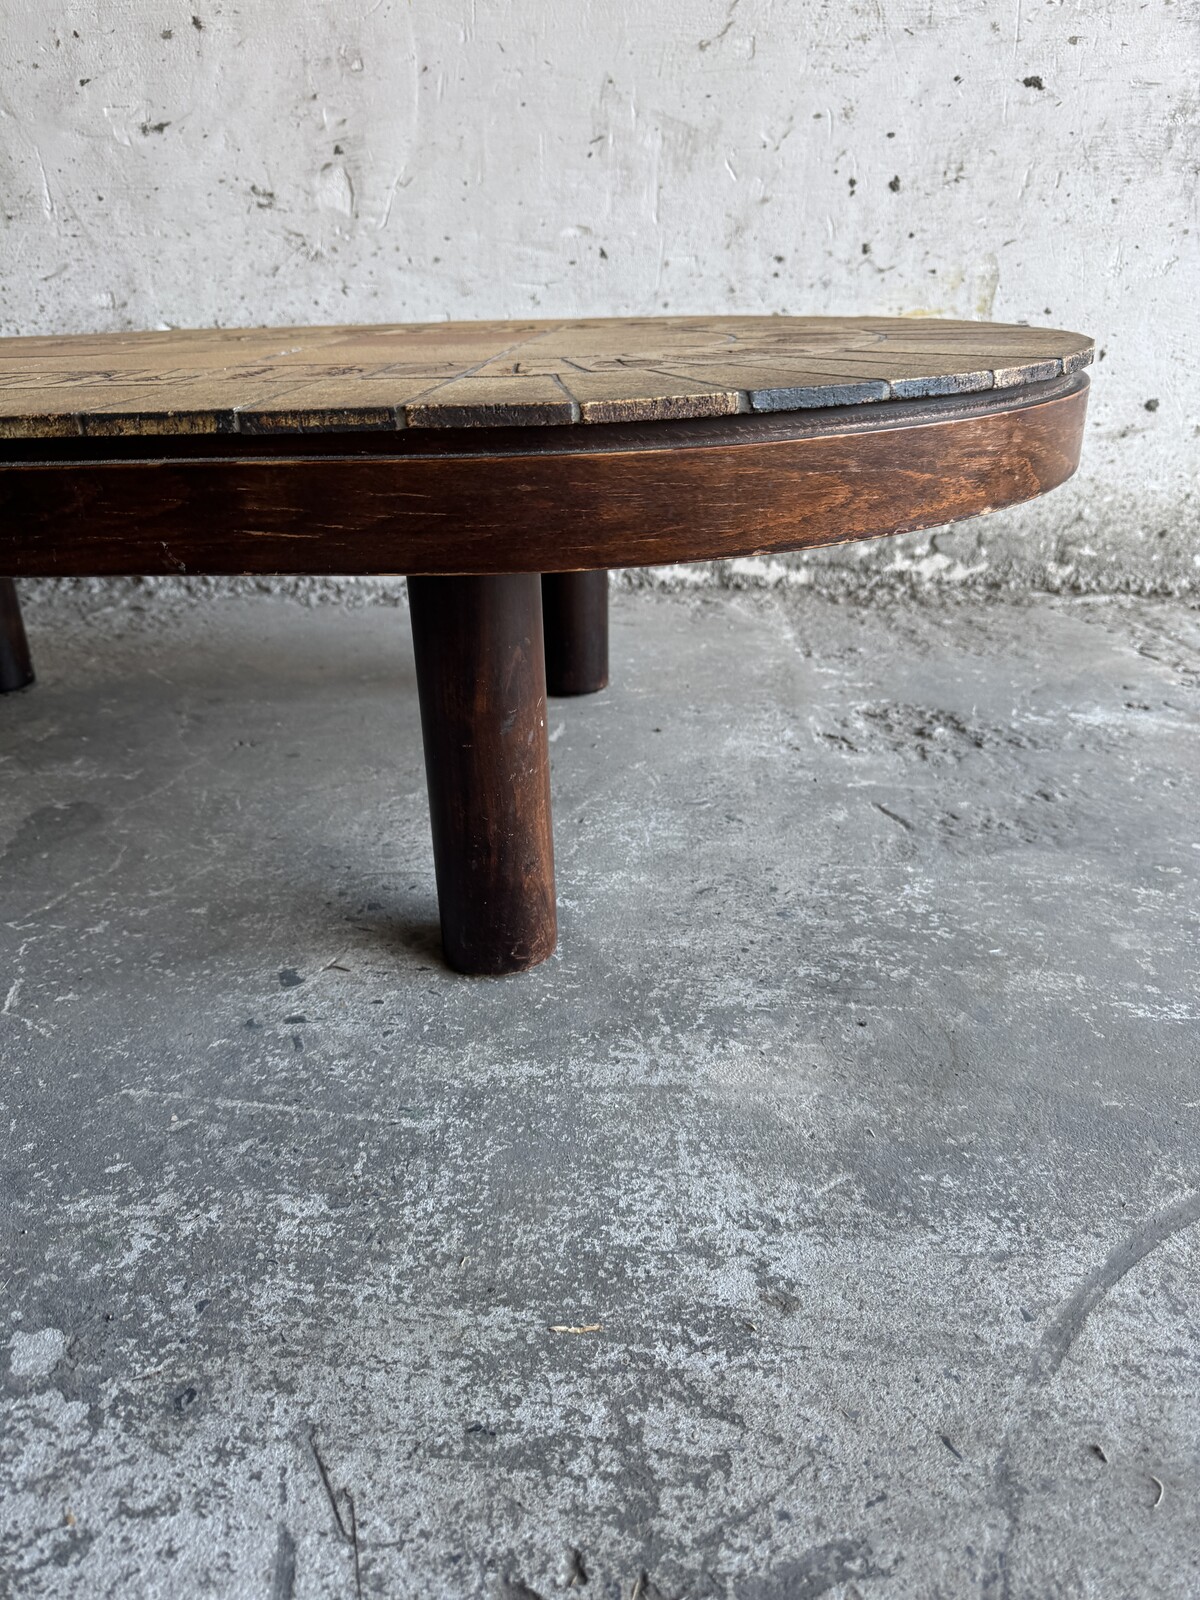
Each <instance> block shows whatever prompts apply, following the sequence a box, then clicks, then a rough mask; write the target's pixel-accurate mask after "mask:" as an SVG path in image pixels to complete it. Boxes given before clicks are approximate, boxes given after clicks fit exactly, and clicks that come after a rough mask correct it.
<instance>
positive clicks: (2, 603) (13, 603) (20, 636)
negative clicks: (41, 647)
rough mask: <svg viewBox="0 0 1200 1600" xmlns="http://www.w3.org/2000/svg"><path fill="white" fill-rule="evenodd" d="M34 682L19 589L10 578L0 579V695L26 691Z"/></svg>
mask: <svg viewBox="0 0 1200 1600" xmlns="http://www.w3.org/2000/svg"><path fill="white" fill-rule="evenodd" d="M32 682H33V659H32V657H31V656H30V654H29V640H28V639H26V637H25V624H24V623H23V622H22V621H21V605H20V602H19V601H18V599H17V586H16V584H15V583H14V582H13V581H12V579H11V578H0V694H8V693H10V692H11V691H12V690H13V689H24V688H25V686H26V685H27V684H30V683H32Z"/></svg>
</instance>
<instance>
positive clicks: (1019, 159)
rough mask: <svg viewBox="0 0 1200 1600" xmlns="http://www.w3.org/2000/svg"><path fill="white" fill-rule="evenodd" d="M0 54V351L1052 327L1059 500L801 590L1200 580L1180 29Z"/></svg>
mask: <svg viewBox="0 0 1200 1600" xmlns="http://www.w3.org/2000/svg"><path fill="white" fill-rule="evenodd" d="M0 49H2V52H3V55H2V61H0V174H2V179H0V181H2V184H3V212H4V223H3V230H2V232H0V269H2V271H0V279H2V283H0V331H2V332H4V333H33V332H39V333H40V332H50V331H76V330H88V329H102V328H130V327H156V326H162V325H165V324H172V325H190V324H211V323H221V324H235V323H242V324H245V323H287V322H295V321H354V320H394V319H405V320H410V319H427V318H441V317H470V316H484V317H496V316H502V315H527V314H529V313H531V312H539V313H543V314H545V315H570V314H599V313H621V314H635V313H648V312H658V311H671V312H681V313H682V312H705V311H723V312H738V311H741V312H771V311H779V312H791V313H798V312H806V311H815V312H848V313H849V312H884V313H908V314H916V315H922V314H924V315H949V316H955V317H961V316H977V317H995V318H998V319H1001V320H1014V321H1015V320H1022V319H1026V320H1030V321H1047V322H1051V323H1055V324H1058V325H1061V326H1067V327H1073V328H1080V329H1084V330H1086V331H1089V332H1092V333H1094V334H1095V335H1096V336H1097V339H1098V341H1099V344H1100V345H1101V347H1102V349H1103V352H1104V356H1103V359H1102V360H1101V361H1100V363H1099V364H1098V367H1097V370H1096V374H1095V394H1094V401H1093V413H1092V420H1091V424H1090V428H1089V437H1088V444H1087V452H1086V458H1085V464H1084V469H1083V472H1082V474H1081V476H1080V477H1079V479H1078V480H1077V481H1076V482H1075V483H1074V484H1072V485H1070V486H1068V487H1067V488H1066V489H1064V490H1062V491H1060V493H1059V494H1058V495H1057V496H1056V497H1055V499H1054V501H1053V502H1051V503H1048V504H1047V505H1045V506H1038V507H1035V508H1033V509H1032V510H1026V511H1024V512H1021V513H1018V514H1008V515H1004V516H998V517H995V518H992V519H989V520H988V521H987V522H986V523H978V524H974V525H968V526H966V527H963V528H961V529H959V530H957V531H955V532H954V533H952V534H947V533H942V534H939V535H934V536H933V537H932V538H930V537H922V538H915V539H909V540H906V541H903V542H900V543H888V544H884V545H882V546H880V547H878V548H875V549H871V550H868V551H862V550H857V551H851V552H845V553H839V554H835V555H834V556H832V557H830V556H823V557H819V558H817V559H816V560H812V559H810V560H809V561H808V562H806V563H802V564H801V569H800V572H799V580H800V581H805V582H812V581H817V582H820V583H829V582H844V581H845V579H846V573H847V570H849V571H850V572H852V573H855V574H860V575H861V574H862V573H864V572H865V573H867V574H869V575H870V576H871V577H872V578H874V579H876V580H878V579H879V578H880V577H881V576H887V575H891V576H892V577H899V578H901V579H905V580H907V579H909V578H913V577H915V578H917V579H942V580H950V581H966V582H975V583H1013V584H1018V585H1020V584H1031V583H1032V584H1037V585H1049V586H1051V587H1066V588H1072V587H1082V588H1133V589H1142V590H1175V591H1181V590H1186V589H1188V588H1190V587H1192V586H1195V585H1197V584H1200V566H1198V563H1200V556H1197V555H1196V553H1195V551H1196V544H1197V541H1196V532H1197V523H1198V521H1200V517H1198V513H1197V508H1198V505H1200V496H1198V495H1197V475H1196V461H1197V434H1198V432H1200V405H1198V403H1197V399H1196V388H1195V381H1194V380H1195V373H1196V370H1197V366H1198V365H1200V318H1198V316H1197V313H1196V309H1195V303H1196V297H1197V292H1198V290H1200V251H1198V249H1197V239H1198V217H1197V188H1198V183H1197V173H1198V171H1200V95H1198V91H1197V88H1196V84H1197V79H1198V71H1197V69H1198V67H1200V19H1198V13H1197V10H1196V8H1195V7H1194V6H1193V5H1185V4H1182V3H1178V0H1175V3H1172V0H1150V3H1149V4H1142V3H1135V0H1115V3H1114V0H1076V3H1073V4H1056V3H1051V4H1041V3H1037V4H1032V3H1029V0H1016V4H1015V5H1014V4H1008V5H1005V6H1000V5H997V4H991V5H989V4H985V3H982V0H975V3H974V4H951V3H948V0H919V3H918V0H888V3H887V4H886V5H885V4H883V3H882V0H853V3H844V4H835V3H825V4H821V3H817V0H803V3H795V4H782V3H780V0H705V3H686V0H657V3H654V4H646V3H634V0H591V3H584V4H581V5H577V6H563V5H553V4H551V3H549V0H515V3H514V0H509V3H496V4H492V5H488V6H479V5H477V4H475V3H467V0H361V3H359V4H357V5H354V6H351V5H330V4H328V3H326V0H291V3H289V4H288V5H286V6H284V5H282V4H280V3H271V0H248V3H245V4H239V5H234V4H230V3H214V0H189V4H188V5H185V6H179V5H175V4H173V3H168V4H163V3H162V0H154V3H153V4H152V3H151V0H90V3H77V4H71V5H67V4H63V3H61V0H49V3H47V0H10V4H9V5H8V6H6V8H5V28H4V37H3V40H2V42H0ZM780 571H781V569H779V568H766V567H763V566H762V565H761V564H760V565H758V566H755V565H753V564H751V565H750V566H743V567H741V568H739V569H737V570H735V571H731V570H729V569H726V570H725V571H724V572H723V573H722V574H721V576H723V577H725V578H726V579H729V578H732V579H734V580H735V581H762V580H763V579H769V578H771V577H772V576H778V575H779V573H780ZM710 575H711V574H710ZM795 578H796V573H795V572H793V574H792V579H793V580H794V579H795Z"/></svg>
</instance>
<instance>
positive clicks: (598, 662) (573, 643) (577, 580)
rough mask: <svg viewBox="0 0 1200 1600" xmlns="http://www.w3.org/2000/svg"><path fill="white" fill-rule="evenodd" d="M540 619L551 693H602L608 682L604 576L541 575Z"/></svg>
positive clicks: (606, 611)
mask: <svg viewBox="0 0 1200 1600" xmlns="http://www.w3.org/2000/svg"><path fill="white" fill-rule="evenodd" d="M542 615H543V623H544V627H545V636H546V688H547V690H548V691H549V693H550V694H595V692H596V690H597V689H603V688H604V687H605V686H606V685H607V683H608V573H607V572H547V573H544V574H543V576H542Z"/></svg>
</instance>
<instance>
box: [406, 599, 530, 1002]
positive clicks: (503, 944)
mask: <svg viewBox="0 0 1200 1600" xmlns="http://www.w3.org/2000/svg"><path fill="white" fill-rule="evenodd" d="M408 595H409V602H410V608H411V614H412V632H413V647H414V650H415V653H416V663H417V690H418V693H419V696H420V702H421V732H422V736H423V738H424V743H425V774H426V779H427V781H428V784H429V812H430V820H431V822H432V824H433V858H434V867H435V870H436V873H437V887H438V906H439V910H440V913H441V923H442V949H443V952H444V954H445V957H446V960H447V961H448V963H449V964H450V965H451V966H452V967H455V968H457V970H458V971H459V972H469V973H478V974H499V973H505V972H521V971H523V970H524V969H525V968H526V967H533V966H536V965H537V963H538V962H539V961H544V960H545V959H546V957H547V956H548V955H550V954H551V952H552V951H553V949H554V945H555V940H556V938H557V917H556V911H555V897H554V841H553V833H552V829H551V819H550V754H549V746H548V743H547V737H546V670H545V663H544V659H543V654H542V592H541V583H540V581H539V578H538V575H537V574H536V573H518V574H515V575H504V576H500V577H460V578H410V579H409V580H408Z"/></svg>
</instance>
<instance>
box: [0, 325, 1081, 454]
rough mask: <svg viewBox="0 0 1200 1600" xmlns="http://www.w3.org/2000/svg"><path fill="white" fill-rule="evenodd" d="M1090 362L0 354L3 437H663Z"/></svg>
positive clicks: (361, 352)
mask: <svg viewBox="0 0 1200 1600" xmlns="http://www.w3.org/2000/svg"><path fill="white" fill-rule="evenodd" d="M1091 359H1092V341H1091V340H1090V339H1088V338H1086V337H1085V336H1084V335H1083V334H1077V333H1065V332H1063V331H1061V330H1059V329H1054V328H1030V327H1025V326H1024V325H1020V326H1018V325H1012V324H1006V323H989V322H952V321H946V320H940V319H934V318H926V317H911V318H908V317H891V318H889V317H645V318H642V317H630V318H600V319H592V320H577V321H554V322H532V321H531V322H436V323H410V324H391V325H380V326H376V327H370V326H366V327H344V328H250V329H241V328H216V329H170V330H166V331H161V332H154V333H108V334H82V335H74V336H70V337H32V338H16V339H0V438H5V437H7V438H17V439H20V438H24V439H40V438H62V437H70V436H79V435H89V436H97V435H99V436H105V435H107V436H121V437H131V436H132V437H137V436H139V435H156V434H157V435H161V434H220V433H243V434H272V433H313V432H318V433H320V432H331V433H332V432H341V431H367V430H377V429H378V430H394V429H396V428H406V427H407V428H487V427H506V428H511V427H523V426H528V425H545V424H572V423H575V424H578V423H614V422H616V423H620V422H640V423H646V422H673V421H677V420H680V419H684V418H692V417H719V416H729V415H732V414H734V413H737V412H780V411H800V410H807V409H810V408H813V407H831V406H844V405H852V404H858V403H862V402H873V403H877V402H881V401H891V400H911V399H917V398H924V397H929V396H936V395H951V394H966V393H973V392H976V391H981V390H989V389H1011V388H1014V387H1017V386H1019V385H1022V384H1028V383H1037V382H1040V381H1042V380H1045V379H1048V378H1054V377H1058V376H1059V375H1061V374H1064V373H1070V372H1073V371H1075V370H1076V369H1078V368H1080V367H1083V366H1086V365H1087V364H1088V362H1090V361H1091Z"/></svg>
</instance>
